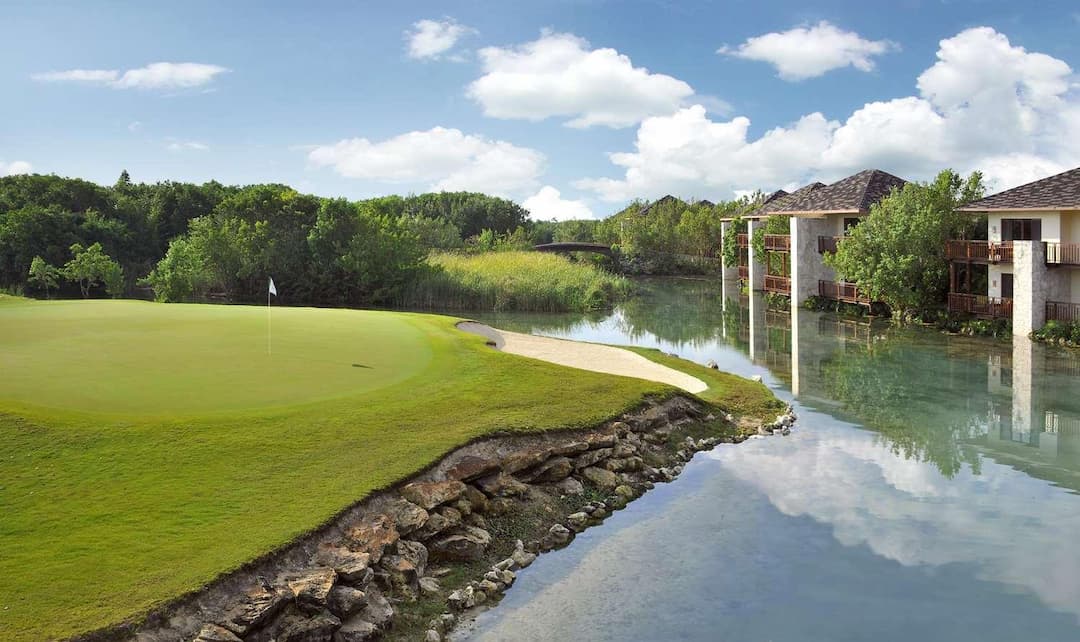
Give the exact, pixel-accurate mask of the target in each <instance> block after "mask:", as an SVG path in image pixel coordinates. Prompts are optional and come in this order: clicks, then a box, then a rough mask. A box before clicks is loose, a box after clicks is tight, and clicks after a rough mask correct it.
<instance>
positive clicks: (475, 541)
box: [430, 526, 491, 561]
mask: <svg viewBox="0 0 1080 642" xmlns="http://www.w3.org/2000/svg"><path fill="white" fill-rule="evenodd" d="M489 544H491V535H490V534H489V533H488V532H487V531H485V530H483V529H480V528H476V527H475V526H462V527H461V528H459V529H457V530H455V531H452V534H450V535H447V536H445V537H441V538H439V539H437V540H435V541H434V542H432V543H431V545H430V551H431V555H432V556H433V557H435V558H437V559H440V560H462V561H469V560H477V559H480V558H481V557H482V556H483V554H484V551H485V550H486V549H487V547H488V545H489Z"/></svg>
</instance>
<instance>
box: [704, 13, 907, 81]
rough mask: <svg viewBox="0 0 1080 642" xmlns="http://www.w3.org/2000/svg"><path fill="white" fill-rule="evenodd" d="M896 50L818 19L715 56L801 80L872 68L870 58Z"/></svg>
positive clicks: (788, 78)
mask: <svg viewBox="0 0 1080 642" xmlns="http://www.w3.org/2000/svg"><path fill="white" fill-rule="evenodd" d="M897 49H899V47H898V46H897V45H896V44H895V43H893V42H890V41H888V40H867V39H865V38H863V37H862V36H860V35H859V34H857V33H855V32H854V31H844V30H843V29H840V28H838V27H835V26H834V25H832V24H830V23H829V22H827V21H825V20H822V21H821V22H819V23H817V24H816V25H814V26H812V27H805V26H804V27H796V28H794V29H789V30H788V31H783V32H773V33H767V34H765V35H762V36H755V37H753V38H748V39H747V40H746V42H744V43H743V44H741V45H739V46H738V47H734V48H732V47H728V46H726V45H725V46H724V47H721V48H720V49H719V50H717V53H720V54H726V55H729V56H735V57H737V58H745V59H747V60H760V61H763V62H767V63H770V64H771V65H773V66H774V67H776V70H777V71H778V72H779V75H780V77H781V78H783V79H784V80H805V79H807V78H815V77H817V76H821V75H823V74H825V73H826V72H829V71H832V70H834V69H841V68H843V67H848V66H851V67H854V68H856V69H858V70H860V71H872V70H873V69H874V60H873V57H874V56H880V55H882V54H884V53H887V52H889V51H895V50H897Z"/></svg>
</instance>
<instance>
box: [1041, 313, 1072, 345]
mask: <svg viewBox="0 0 1080 642" xmlns="http://www.w3.org/2000/svg"><path fill="white" fill-rule="evenodd" d="M1031 338H1032V339H1035V340H1037V341H1045V342H1046V343H1057V344H1060V345H1067V346H1070V347H1071V346H1077V345H1080V322H1077V321H1073V322H1068V321H1055V320H1050V321H1047V322H1046V325H1044V326H1043V327H1041V328H1039V329H1038V330H1036V331H1034V332H1032V333H1031Z"/></svg>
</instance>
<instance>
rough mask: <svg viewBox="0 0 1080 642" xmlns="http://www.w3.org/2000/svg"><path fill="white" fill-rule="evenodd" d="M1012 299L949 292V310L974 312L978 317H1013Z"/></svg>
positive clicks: (961, 312) (963, 312)
mask: <svg viewBox="0 0 1080 642" xmlns="http://www.w3.org/2000/svg"><path fill="white" fill-rule="evenodd" d="M1012 307H1013V302H1012V299H1005V298H1002V297H996V296H980V295H977V294H964V293H962V292H949V312H957V313H960V314H973V315H975V316H977V317H989V318H999V317H1000V318H1005V319H1011V318H1012Z"/></svg>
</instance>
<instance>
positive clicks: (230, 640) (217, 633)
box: [192, 624, 242, 642]
mask: <svg viewBox="0 0 1080 642" xmlns="http://www.w3.org/2000/svg"><path fill="white" fill-rule="evenodd" d="M192 642H242V641H241V640H240V638H238V637H236V636H235V635H233V632H232V631H230V630H229V629H226V628H225V627H223V626H218V625H217V624H204V625H203V627H202V628H201V629H199V632H198V633H197V634H196V635H195V639H194V640H192Z"/></svg>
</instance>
